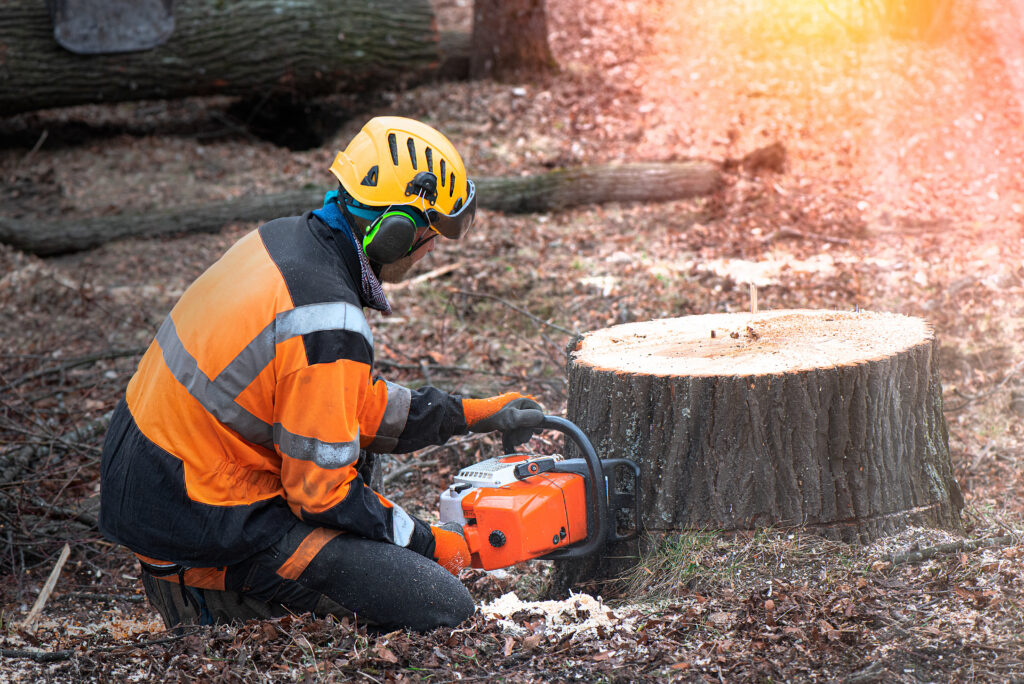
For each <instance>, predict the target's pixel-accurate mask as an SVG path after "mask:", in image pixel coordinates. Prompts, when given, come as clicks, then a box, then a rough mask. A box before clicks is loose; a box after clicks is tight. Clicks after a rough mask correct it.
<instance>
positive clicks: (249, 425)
mask: <svg viewBox="0 0 1024 684" xmlns="http://www.w3.org/2000/svg"><path fill="white" fill-rule="evenodd" d="M156 341H157V343H158V344H159V345H160V350H161V352H162V353H163V356H164V363H166V364H167V368H168V370H170V371H171V375H173V376H174V379H175V380H177V381H178V382H180V383H181V384H182V386H184V387H185V389H186V390H187V391H188V393H189V394H190V395H192V397H193V398H194V399H195V400H196V401H198V402H199V403H200V405H202V407H203V408H204V409H206V410H207V411H209V413H210V414H211V415H212V416H213V417H214V418H216V419H217V420H219V421H220V422H221V423H223V424H224V425H226V426H228V427H229V428H231V429H232V430H234V431H235V432H237V433H238V434H239V435H241V436H242V437H243V438H245V439H246V440H248V441H250V442H252V443H254V444H259V445H260V446H262V447H265V448H267V449H270V450H273V448H274V436H273V432H272V429H271V427H270V423H267V422H265V421H262V420H260V419H259V418H257V417H256V416H254V415H253V414H251V413H249V412H248V411H247V410H245V409H244V408H242V407H241V406H240V405H239V404H238V402H236V401H235V397H236V396H238V394H239V392H234V393H232V392H231V391H230V390H229V389H228V388H227V387H225V386H224V385H223V384H216V383H213V382H211V381H210V379H209V378H208V377H206V374H205V373H203V371H201V370H200V369H199V364H198V363H197V362H196V360H195V358H194V357H193V356H192V355H191V354H189V353H188V350H187V349H185V345H183V344H182V342H181V338H180V337H178V331H177V329H176V328H175V327H174V320H173V319H172V318H171V317H170V316H168V317H167V318H165V319H164V322H163V324H161V325H160V330H159V331H157V333H156ZM243 389H244V388H243Z"/></svg>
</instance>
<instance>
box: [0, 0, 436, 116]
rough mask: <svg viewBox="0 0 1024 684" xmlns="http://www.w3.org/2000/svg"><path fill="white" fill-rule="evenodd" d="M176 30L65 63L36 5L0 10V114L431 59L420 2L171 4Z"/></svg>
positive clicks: (309, 78)
mask: <svg viewBox="0 0 1024 684" xmlns="http://www.w3.org/2000/svg"><path fill="white" fill-rule="evenodd" d="M174 11H175V22H176V26H175V30H174V33H173V34H172V35H171V37H170V39H169V40H168V41H167V42H166V43H164V44H163V45H161V46H158V47H156V48H154V49H152V50H147V51H145V52H135V53H126V54H115V55H91V56H83V55H76V54H73V53H71V52H68V51H66V50H64V49H63V48H61V47H60V46H59V45H58V44H57V43H56V41H55V40H54V38H53V28H52V25H51V22H50V16H49V13H48V11H47V9H46V3H44V2H41V1H40V0H6V2H5V3H4V5H3V11H2V12H0V116H3V115H10V114H15V113H18V112H25V111H31V110H33V109H40V108H44V107H60V106H66V105H74V104H85V103H95V102H116V101H123V100H144V99H164V98H175V97H184V96H190V95H210V94H229V95H254V94H255V95H265V94H266V95H269V94H273V93H293V94H295V93H297V94H303V95H313V94H323V93H331V92H337V91H338V90H340V89H345V88H349V89H358V88H364V87H367V86H369V85H374V84H379V83H381V82H395V81H401V80H402V79H412V78H415V77H417V76H420V75H422V74H423V73H424V72H428V71H430V70H433V69H436V68H437V67H438V65H439V63H440V61H441V58H442V57H441V53H440V50H439V39H438V33H437V29H436V26H435V24H434V14H433V10H432V9H431V6H430V3H429V2H428V0H374V1H373V2H359V1H356V0H287V1H285V0H235V1H233V2H219V1H217V0H179V1H178V2H177V3H176V5H175V10H174Z"/></svg>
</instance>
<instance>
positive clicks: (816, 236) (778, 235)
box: [761, 226, 850, 245]
mask: <svg viewBox="0 0 1024 684" xmlns="http://www.w3.org/2000/svg"><path fill="white" fill-rule="evenodd" d="M782 238H801V239H803V240H821V241H822V242H831V243H833V244H836V245H848V244H850V240H848V239H846V238H840V237H832V236H831V235H822V234H820V233H808V232H805V231H802V230H797V229H796V228H790V227H788V226H787V227H783V228H779V229H778V230H775V231H772V232H771V233H769V234H768V235H766V236H765V237H764V238H763V239H762V240H761V244H764V245H766V244H768V243H770V242H774V241H775V240H779V239H782Z"/></svg>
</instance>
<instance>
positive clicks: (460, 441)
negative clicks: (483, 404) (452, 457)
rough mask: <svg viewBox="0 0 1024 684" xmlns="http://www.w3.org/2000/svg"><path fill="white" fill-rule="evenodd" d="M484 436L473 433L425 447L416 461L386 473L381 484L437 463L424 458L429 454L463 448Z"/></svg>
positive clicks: (483, 433) (485, 434) (482, 433)
mask: <svg viewBox="0 0 1024 684" xmlns="http://www.w3.org/2000/svg"><path fill="white" fill-rule="evenodd" d="M486 436H487V433H485V432H478V433H473V434H470V435H466V436H464V437H459V438H457V439H453V440H450V441H449V442H447V443H445V444H438V445H436V446H432V447H427V448H426V449H424V450H423V451H421V452H419V457H418V458H417V459H416V460H414V461H409V462H408V463H404V464H402V465H401V466H400V467H399V468H398V469H397V470H394V471H392V472H390V473H388V475H387V477H385V478H384V480H383V483H384V484H389V483H391V482H394V481H395V480H397V479H398V478H400V477H401V476H402V475H405V474H406V473H408V472H409V471H411V470H415V469H416V468H419V467H420V466H425V465H431V464H434V463H437V461H436V460H434V459H429V460H428V459H427V458H426V457H427V456H430V455H431V454H435V453H437V452H438V451H442V450H445V449H451V448H453V447H457V446H463V445H465V444H471V443H473V442H478V441H480V440H482V439H483V438H484V437H486Z"/></svg>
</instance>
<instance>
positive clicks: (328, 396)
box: [274, 359, 433, 555]
mask: <svg viewBox="0 0 1024 684" xmlns="http://www.w3.org/2000/svg"><path fill="white" fill-rule="evenodd" d="M373 389H374V383H371V382H370V381H369V366H368V365H367V364H365V363H362V362H359V361H353V360H351V359H338V360H336V361H334V362H332V363H320V364H314V365H311V366H308V367H306V368H302V369H300V370H297V371H295V372H293V373H290V374H288V375H287V376H285V377H284V378H281V379H279V381H278V383H277V394H276V397H275V405H274V414H275V415H274V444H275V448H276V450H277V452H278V453H279V455H280V457H281V482H282V484H283V486H284V490H285V497H286V499H287V501H288V505H289V507H290V508H291V510H292V512H293V513H294V514H295V515H296V516H298V517H299V518H301V519H302V520H304V521H306V522H308V523H311V524H316V525H325V526H328V527H334V528H338V529H342V530H345V531H348V532H352V533H355V534H358V535H360V536H363V537H366V538H367V539H375V540H380V541H388V542H391V543H393V544H397V545H399V546H406V547H408V548H410V549H412V550H413V551H416V552H418V553H421V554H424V555H426V554H427V553H428V552H429V550H430V549H432V548H433V535H432V534H431V531H430V526H429V525H427V524H426V523H424V522H423V521H420V520H418V519H416V518H414V517H413V516H411V515H409V514H408V513H406V512H405V511H404V510H403V509H402V507H401V506H399V505H398V504H395V503H393V502H391V501H389V500H388V499H387V498H385V497H383V496H381V495H380V494H378V493H377V492H375V491H373V490H372V489H370V487H368V486H367V485H366V484H365V483H364V482H363V480H362V478H361V477H360V476H359V474H358V473H357V472H356V462H357V460H358V459H359V448H360V441H361V440H360V420H361V418H362V416H361V413H362V409H363V407H364V406H365V405H366V400H367V398H368V397H370V396H371V395H372V392H373Z"/></svg>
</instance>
